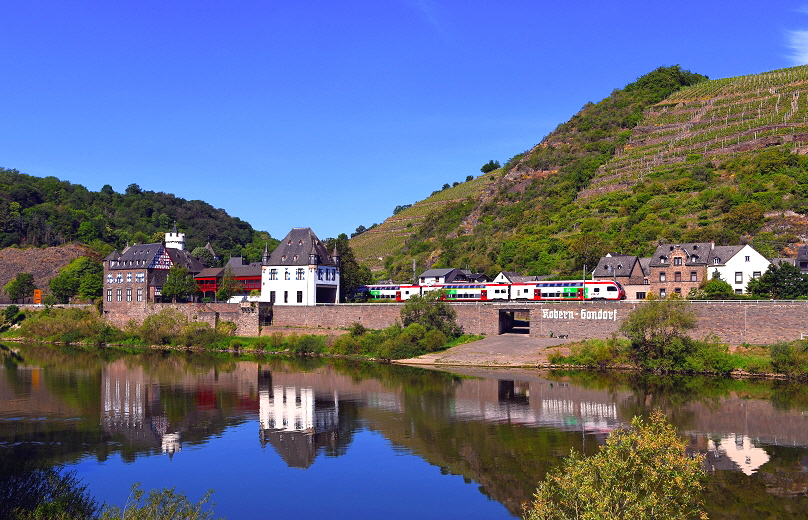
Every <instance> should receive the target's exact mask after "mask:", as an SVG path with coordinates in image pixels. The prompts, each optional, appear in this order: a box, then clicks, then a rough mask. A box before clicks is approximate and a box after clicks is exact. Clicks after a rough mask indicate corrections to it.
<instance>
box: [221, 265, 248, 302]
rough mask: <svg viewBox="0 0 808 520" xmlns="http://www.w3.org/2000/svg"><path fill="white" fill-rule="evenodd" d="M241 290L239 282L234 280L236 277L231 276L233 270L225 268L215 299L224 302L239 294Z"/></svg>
mask: <svg viewBox="0 0 808 520" xmlns="http://www.w3.org/2000/svg"><path fill="white" fill-rule="evenodd" d="M242 290H243V288H242V286H241V282H239V281H238V280H236V277H235V276H233V270H232V269H230V268H229V267H226V268H225V270H224V275H223V276H222V281H221V282H219V288H218V289H217V290H216V299H217V300H220V301H223V302H226V301H227V300H229V299H230V298H232V297H233V295H234V294H236V293H238V292H241V291H242Z"/></svg>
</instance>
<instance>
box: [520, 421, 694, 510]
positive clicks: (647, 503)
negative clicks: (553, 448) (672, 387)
mask: <svg viewBox="0 0 808 520" xmlns="http://www.w3.org/2000/svg"><path fill="white" fill-rule="evenodd" d="M701 467H702V460H701V458H699V457H695V458H691V457H689V456H688V455H687V454H686V453H685V443H684V442H682V441H681V440H680V439H679V437H678V436H677V435H676V430H675V429H674V428H673V426H671V425H670V424H668V423H667V422H666V421H665V416H664V415H663V414H662V412H661V411H660V410H658V409H657V410H655V411H654V412H653V413H652V414H651V422H650V423H649V424H646V423H645V422H643V420H642V419H641V418H639V417H635V418H634V419H633V420H632V421H631V428H630V429H628V430H616V431H614V432H612V433H611V435H609V438H608V439H607V440H606V446H604V447H603V448H601V450H600V452H599V453H598V454H597V455H593V456H591V457H586V458H584V457H582V456H581V455H579V454H577V453H575V451H573V452H572V453H571V454H570V456H569V457H568V458H567V459H566V460H565V462H564V465H563V466H562V467H561V468H559V469H558V470H557V471H555V472H551V473H550V474H549V475H548V476H547V479H546V480H545V481H544V482H542V483H540V484H539V487H538V489H537V490H536V494H535V495H534V501H533V503H532V504H531V505H530V506H528V508H527V510H526V514H525V518H526V519H527V520H549V519H567V518H593V519H594V518H609V519H623V518H625V519H632V520H634V519H638V518H643V519H657V518H658V519H663V518H664V519H686V518H707V514H706V513H705V512H704V509H703V506H702V503H701V501H700V500H699V494H700V492H701V489H702V479H703V477H704V473H703V471H702V469H701Z"/></svg>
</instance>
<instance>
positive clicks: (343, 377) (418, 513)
mask: <svg viewBox="0 0 808 520" xmlns="http://www.w3.org/2000/svg"><path fill="white" fill-rule="evenodd" d="M0 359H2V365H3V366H2V368H0V457H2V459H3V462H4V464H3V465H2V467H3V468H7V469H6V470H5V471H10V470H9V469H8V468H10V467H14V465H13V464H10V463H9V462H14V461H16V460H30V459H32V458H36V459H39V460H42V461H45V462H47V463H48V464H59V465H63V466H64V467H65V468H66V469H68V470H75V471H76V474H77V476H78V477H79V478H80V479H81V480H82V482H83V483H84V484H87V485H88V489H89V491H90V492H91V493H92V494H93V495H94V496H95V497H96V498H97V499H98V500H99V501H100V502H103V501H106V502H111V503H115V504H118V505H123V504H124V502H125V501H126V498H127V496H128V494H129V488H130V486H131V484H132V483H134V482H141V483H142V484H143V487H144V488H146V489H151V488H155V487H172V486H176V487H177V489H178V490H181V491H184V492H185V493H186V494H187V495H188V496H189V497H190V498H192V499H193V500H196V499H198V498H199V497H200V496H201V495H202V494H203V493H204V492H205V491H206V490H208V489H211V488H212V489H214V490H215V493H214V495H213V500H214V502H216V508H215V511H216V514H217V515H224V516H227V517H229V518H261V517H269V516H270V515H271V516H273V517H275V516H287V515H293V516H294V517H295V518H320V517H328V518H351V519H355V518H375V517H382V516H384V517H386V518H407V519H411V518H461V517H462V518H493V519H496V518H513V517H514V516H517V517H518V516H519V515H520V513H521V504H522V503H523V502H525V501H529V500H530V498H531V494H532V492H533V490H534V489H535V486H536V482H537V481H538V480H539V479H541V478H542V477H543V476H544V474H545V472H546V471H547V470H548V468H551V467H553V466H554V465H556V464H558V463H559V462H560V460H561V458H562V457H563V456H564V455H566V454H568V453H569V450H570V449H571V448H575V449H576V450H579V451H584V452H585V453H590V454H591V453H595V452H596V451H597V449H598V446H600V445H602V444H603V443H604V440H605V439H606V436H607V435H608V433H609V432H610V431H612V430H613V429H615V428H617V427H619V426H621V425H625V424H627V423H628V422H629V421H630V420H631V417H632V416H634V415H636V414H644V415H645V414H648V413H649V412H650V410H652V409H653V408H654V407H656V406H660V407H662V409H663V410H664V411H665V412H666V413H667V415H668V417H669V419H670V420H671V421H672V422H673V423H674V424H675V425H676V426H677V428H679V431H680V433H681V434H682V436H683V438H685V439H686V440H687V441H688V442H689V444H690V449H691V450H694V451H699V452H701V453H704V454H706V455H707V468H706V469H708V471H709V472H710V475H711V476H710V480H709V484H708V491H707V494H706V496H705V498H706V502H707V504H708V506H709V511H710V516H711V517H712V518H739V517H744V516H745V517H748V518H781V517H790V516H798V517H805V516H808V499H806V492H807V491H808V416H807V415H806V414H808V386H806V385H798V384H790V383H782V382H767V381H764V382H759V381H732V380H725V379H708V378H661V377H642V376H640V375H636V374H629V375H611V376H608V377H607V376H603V375H597V374H590V373H552V372H547V371H529V370H498V371H484V370H477V369H463V370H457V371H456V372H454V373H447V372H440V371H429V370H423V369H416V368H409V367H398V366H387V365H376V364H369V363H365V364H362V363H348V362H329V361H322V360H305V361H298V360H283V359H277V358H247V357H242V358H239V357H232V356H212V355H211V356H205V355H196V354H187V353H176V352H149V353H147V354H122V353H118V352H104V353H102V354H100V355H99V354H96V353H91V352H86V351H82V350H76V349H64V348H62V349H60V348H54V347H47V346H21V345H17V344H14V345H5V346H0Z"/></svg>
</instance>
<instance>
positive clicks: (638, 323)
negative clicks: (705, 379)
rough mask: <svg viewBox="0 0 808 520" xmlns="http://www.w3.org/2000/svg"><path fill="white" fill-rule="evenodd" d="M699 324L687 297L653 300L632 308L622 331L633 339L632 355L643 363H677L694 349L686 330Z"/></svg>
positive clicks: (650, 365) (647, 364)
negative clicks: (685, 298)
mask: <svg viewBox="0 0 808 520" xmlns="http://www.w3.org/2000/svg"><path fill="white" fill-rule="evenodd" d="M695 327H696V314H695V312H694V311H693V309H692V308H691V307H690V303H689V302H687V301H686V300H651V301H649V302H648V303H646V304H644V305H641V306H639V307H637V308H636V309H634V310H633V311H631V312H630V313H629V314H628V316H627V317H626V319H625V321H623V323H622V324H621V325H620V331H621V332H622V333H623V334H624V335H625V336H626V337H628V338H629V339H630V340H631V347H630V356H631V358H632V359H633V360H634V361H637V362H638V363H640V364H641V365H643V366H647V367H650V368H659V367H666V366H677V365H678V364H680V363H682V362H683V361H684V359H683V357H684V356H686V355H687V354H689V353H690V352H691V351H692V349H693V344H692V340H690V338H688V337H687V336H685V331H687V330H691V329H694V328H695Z"/></svg>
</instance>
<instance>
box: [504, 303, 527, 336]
mask: <svg viewBox="0 0 808 520" xmlns="http://www.w3.org/2000/svg"><path fill="white" fill-rule="evenodd" d="M499 334H526V335H530V310H529V309H500V310H499Z"/></svg>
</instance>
